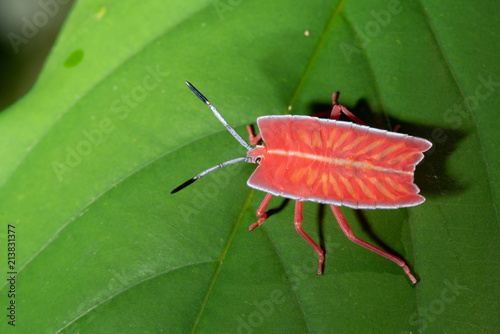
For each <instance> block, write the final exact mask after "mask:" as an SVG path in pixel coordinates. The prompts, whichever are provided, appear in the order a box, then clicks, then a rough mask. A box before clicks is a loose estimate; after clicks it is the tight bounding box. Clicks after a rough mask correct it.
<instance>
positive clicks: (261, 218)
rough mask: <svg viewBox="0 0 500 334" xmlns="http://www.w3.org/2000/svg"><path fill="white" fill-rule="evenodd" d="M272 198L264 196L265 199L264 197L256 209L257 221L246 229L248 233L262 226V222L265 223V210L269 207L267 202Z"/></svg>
mask: <svg viewBox="0 0 500 334" xmlns="http://www.w3.org/2000/svg"><path fill="white" fill-rule="evenodd" d="M272 197H273V195H271V194H266V197H264V200H263V201H262V203H260V206H259V208H258V209H257V217H258V218H259V220H258V221H257V222H256V223H253V224H252V225H250V226H249V227H248V229H249V230H250V231H251V230H253V229H254V228H256V227H257V226H259V225H261V224H263V223H264V221H266V218H267V214H266V208H267V206H268V205H269V202H270V201H271V198H272Z"/></svg>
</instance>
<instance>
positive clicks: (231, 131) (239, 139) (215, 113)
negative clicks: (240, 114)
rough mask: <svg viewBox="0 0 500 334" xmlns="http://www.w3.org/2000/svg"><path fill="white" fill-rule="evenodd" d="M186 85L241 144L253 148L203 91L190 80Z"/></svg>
mask: <svg viewBox="0 0 500 334" xmlns="http://www.w3.org/2000/svg"><path fill="white" fill-rule="evenodd" d="M186 85H188V87H189V89H191V90H192V91H193V93H194V94H195V95H196V96H198V98H199V99H200V100H201V101H203V103H205V104H206V105H207V106H208V107H209V108H210V110H212V112H213V113H214V115H215V117H217V118H218V119H219V121H220V122H221V123H222V124H224V126H225V127H226V129H227V130H228V131H229V132H230V133H231V134H232V135H233V137H234V138H236V140H237V141H239V142H240V144H241V145H243V146H244V147H245V148H246V149H247V150H248V151H250V150H251V149H253V147H252V146H250V144H249V143H247V142H246V141H245V139H243V138H242V137H241V136H240V135H239V134H238V133H237V132H236V131H235V130H234V129H233V128H232V127H231V125H229V124H228V123H227V122H226V120H225V119H224V117H222V115H221V114H220V113H219V111H218V110H217V108H215V107H214V106H213V104H211V103H210V102H209V101H208V100H207V98H206V97H205V96H203V94H202V93H200V91H199V90H197V89H196V88H195V87H194V86H193V85H192V84H191V83H190V82H189V81H186Z"/></svg>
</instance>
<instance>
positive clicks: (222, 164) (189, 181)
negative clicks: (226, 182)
mask: <svg viewBox="0 0 500 334" xmlns="http://www.w3.org/2000/svg"><path fill="white" fill-rule="evenodd" d="M242 161H246V162H250V163H251V162H252V158H250V157H244V158H236V159H233V160H229V161H226V162H223V163H221V164H218V165H217V166H214V167H212V168H209V169H207V170H206V171H203V172H201V173H200V174H198V175H196V176H195V177H193V178H192V179H189V180H187V181H186V182H184V183H183V184H181V185H180V186H178V187H177V188H175V189H174V190H172V191H171V192H170V193H171V194H173V193H176V192H178V191H179V190H182V189H184V188H186V187H187V186H189V185H190V184H191V183H193V182H194V181H196V180H198V179H199V178H202V177H203V176H205V175H207V174H210V173H212V172H213V171H214V170H217V169H219V168H222V167H226V166H229V165H232V164H235V163H238V162H242Z"/></svg>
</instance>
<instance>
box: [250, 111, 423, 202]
mask: <svg viewBox="0 0 500 334" xmlns="http://www.w3.org/2000/svg"><path fill="white" fill-rule="evenodd" d="M257 124H258V126H259V130H260V132H261V133H262V138H263V140H264V142H265V143H266V147H267V154H266V156H265V157H264V158H263V160H262V162H261V164H260V165H259V166H258V167H257V169H256V170H255V171H254V173H253V174H252V176H251V177H250V179H249V180H248V185H249V186H250V187H252V188H255V189H259V190H262V191H265V192H268V193H271V194H273V195H276V196H282V197H286V198H291V199H295V200H300V201H314V202H319V203H324V204H330V205H336V206H341V205H344V206H347V207H351V208H359V209H365V208H371V209H374V208H399V207H407V206H414V205H418V204H420V203H422V202H423V201H424V200H425V198H424V197H423V196H421V195H419V194H418V192H419V189H418V187H417V186H416V185H415V184H414V183H413V172H414V170H415V166H416V164H418V162H419V161H420V160H422V158H423V154H422V152H425V151H427V150H428V149H429V148H430V147H431V146H432V144H431V143H430V142H429V141H427V140H425V139H422V138H418V137H412V136H408V135H405V134H400V133H394V132H388V131H384V130H379V129H375V128H371V127H368V126H363V125H358V124H355V123H350V122H342V121H334V120H329V119H319V118H314V117H307V116H290V115H287V116H263V117H259V118H258V119H257Z"/></svg>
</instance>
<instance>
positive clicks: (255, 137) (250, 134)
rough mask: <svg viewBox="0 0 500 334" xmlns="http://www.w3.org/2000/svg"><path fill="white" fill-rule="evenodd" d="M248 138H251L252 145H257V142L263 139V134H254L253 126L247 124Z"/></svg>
mask: <svg viewBox="0 0 500 334" xmlns="http://www.w3.org/2000/svg"><path fill="white" fill-rule="evenodd" d="M247 131H248V138H249V139H250V145H257V143H258V142H259V141H260V140H261V139H262V134H260V133H259V134H258V135H254V134H253V128H252V126H251V125H247Z"/></svg>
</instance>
